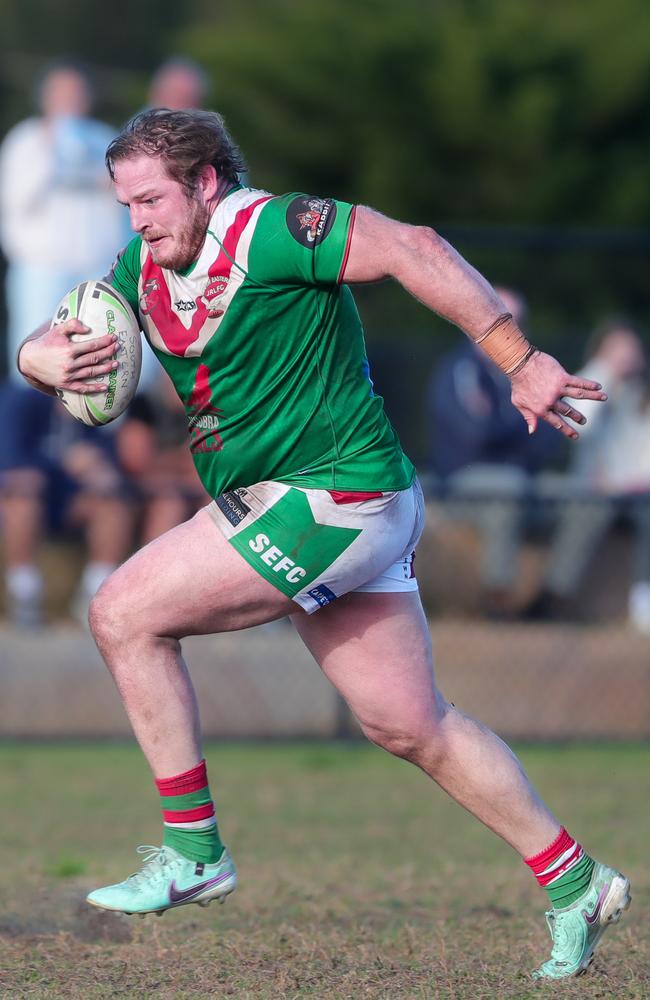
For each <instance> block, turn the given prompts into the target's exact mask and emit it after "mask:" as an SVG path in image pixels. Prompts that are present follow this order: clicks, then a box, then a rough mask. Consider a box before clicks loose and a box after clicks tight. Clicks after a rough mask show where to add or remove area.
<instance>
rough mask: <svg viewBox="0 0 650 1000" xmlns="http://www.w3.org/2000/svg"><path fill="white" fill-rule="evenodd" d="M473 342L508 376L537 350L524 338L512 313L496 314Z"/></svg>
mask: <svg viewBox="0 0 650 1000" xmlns="http://www.w3.org/2000/svg"><path fill="white" fill-rule="evenodd" d="M474 343H475V344H477V345H478V346H480V347H481V350H483V351H485V353H486V354H487V356H488V357H489V358H491V359H492V361H494V363H495V365H497V366H498V367H499V368H500V369H501V371H502V372H504V373H505V374H506V375H508V376H509V377H512V376H513V375H516V374H517V373H518V372H520V371H521V369H522V368H523V367H524V365H525V364H526V362H527V361H529V360H530V358H531V357H532V356H533V354H534V353H535V352H536V350H537V348H536V347H533V345H532V344H531V343H530V342H529V341H528V340H526V338H525V336H524V335H523V333H522V332H521V330H520V329H519V327H518V326H517V324H516V323H515V321H514V319H513V318H512V313H503V315H501V316H498V317H497V318H496V319H495V321H494V323H492V325H491V326H489V327H488V329H487V330H486V331H485V332H484V333H482V334H481V335H480V336H479V337H477V338H476V339H475V340H474Z"/></svg>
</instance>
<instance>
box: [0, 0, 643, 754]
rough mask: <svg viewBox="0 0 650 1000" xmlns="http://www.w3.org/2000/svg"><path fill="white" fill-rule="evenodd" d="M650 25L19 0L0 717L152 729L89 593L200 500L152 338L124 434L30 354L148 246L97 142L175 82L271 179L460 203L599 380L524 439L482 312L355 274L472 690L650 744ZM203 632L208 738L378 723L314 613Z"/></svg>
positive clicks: (460, 669) (5, 370)
mask: <svg viewBox="0 0 650 1000" xmlns="http://www.w3.org/2000/svg"><path fill="white" fill-rule="evenodd" d="M648 37H650V7H648V5H647V3H644V2H642V0H620V2H619V3H618V4H617V5H615V6H613V5H611V4H610V3H607V2H605V0H591V2H590V3H589V4H588V5H587V4H585V3H583V2H580V0H563V2H562V3H560V2H558V0H547V2H546V3H545V4H543V5H541V4H538V3H525V4H524V3H521V2H520V0H456V2H454V3H449V2H444V0H439V2H433V0H429V2H426V0H402V3H401V4H399V5H395V4H394V3H391V2H389V0H363V2H360V3H357V4H353V5H351V4H349V3H344V2H343V0H327V2H314V3H305V2H298V0H264V2H262V0H249V2H248V3H246V4H240V3H236V2H234V0H220V2H216V3H215V2H210V3H208V2H205V0H187V2H186V3H185V4H183V5H179V4H176V3H173V4H172V3H171V2H170V0H156V2H155V3H153V2H152V0H140V2H139V3H138V4H135V5H134V4H126V3H124V2H123V0H114V3H113V4H112V5H111V7H110V12H107V11H106V9H105V7H100V5H99V4H97V5H95V6H94V5H93V4H92V3H91V4H90V5H89V4H88V2H87V0H86V2H84V3H83V4H82V3H81V2H79V0H69V2H68V3H67V4H66V5H65V7H64V8H61V9H59V8H56V7H53V6H52V5H46V4H45V3H43V2H42V0H24V2H22V3H20V4H18V3H16V2H13V3H4V4H1V5H0V38H2V50H3V51H2V59H1V60H0V133H1V134H2V136H4V139H3V142H2V146H1V147H0V239H1V242H2V251H3V258H2V267H1V274H0V287H1V288H2V300H1V312H0V345H1V347H2V350H1V351H0V356H1V358H2V376H3V383H2V391H1V393H0V505H1V518H2V520H1V522H0V526H1V529H2V542H3V544H2V568H3V576H4V581H5V587H4V594H3V598H2V600H3V603H2V610H3V613H4V623H5V624H4V627H3V633H2V651H1V652H0V671H1V674H0V682H1V683H2V685H3V691H2V697H1V698H0V735H6V736H13V735H23V736H31V735H36V736H70V735H75V736H77V735H78V736H82V735H105V736H115V735H125V734H127V733H128V732H129V730H128V726H127V723H126V720H125V718H124V716H123V714H122V711H121V708H120V706H119V704H118V702H117V697H116V696H115V695H114V693H113V691H112V688H111V686H110V683H109V681H108V679H107V678H106V677H105V676H104V674H103V672H102V669H101V666H100V663H99V659H98V657H97V654H96V653H95V652H94V649H93V646H92V643H91V641H90V639H89V636H88V635H87V632H86V631H85V630H84V627H83V620H84V615H85V611H86V609H87V605H88V600H89V599H90V596H91V595H92V593H93V592H94V590H96V589H97V586H99V584H100V583H101V580H102V579H103V578H104V577H105V576H106V575H107V573H109V572H110V571H111V569H112V568H113V567H114V566H115V565H116V564H117V563H119V562H120V561H122V560H123V559H124V558H126V556H127V555H128V554H129V552H130V551H132V550H133V549H134V547H136V546H138V545H140V544H142V543H143V542H144V541H146V540H148V539H149V538H151V537H155V535H156V534H158V533H159V532H160V531H162V530H165V529H166V528H167V527H170V526H171V525H173V524H174V523H178V521H179V520H181V519H183V518H185V517H187V516H188V515H189V514H190V513H191V512H192V511H193V510H194V509H196V507H197V506H199V505H201V504H202V503H203V502H205V498H204V497H203V495H202V492H201V489H200V487H199V485H198V483H197V481H196V479H195V477H194V473H193V469H192V467H191V463H190V462H189V452H188V451H187V448H186V443H185V437H186V434H185V430H184V424H183V417H182V414H181V413H180V412H179V409H178V406H177V404H176V403H175V400H174V397H173V394H171V393H170V392H169V386H168V385H167V384H165V383H164V382H163V381H162V379H161V377H160V376H159V375H158V374H157V373H156V371H155V366H154V364H153V363H152V361H151V359H149V360H148V361H147V362H146V363H145V368H144V372H143V379H142V383H141V390H142V391H141V393H140V394H139V396H138V397H137V399H136V401H135V402H134V405H133V407H132V408H131V410H130V411H129V413H127V415H126V417H125V418H124V419H123V420H122V421H120V422H118V423H116V424H115V425H114V426H112V427H111V428H110V429H107V430H106V431H105V432H102V433H101V434H100V433H99V432H95V431H93V432H90V433H86V432H85V431H84V430H83V429H82V428H81V426H80V425H75V424H73V423H72V422H71V421H70V420H69V419H67V418H66V415H65V413H64V411H63V409H62V407H60V406H59V405H58V404H57V403H52V401H51V400H49V399H48V398H46V397H44V396H41V395H39V394H36V393H33V392H32V391H30V390H27V389H26V388H24V386H22V385H21V384H20V380H19V379H18V378H17V377H16V375H15V365H14V356H15V349H16V345H17V343H19V342H20V340H22V338H23V337H24V336H25V335H27V333H29V332H30V331H31V330H32V329H33V327H34V326H35V325H36V324H37V323H39V322H40V321H41V320H43V319H45V318H47V317H48V316H51V315H52V313H53V311H54V309H55V307H56V304H57V302H58V300H59V299H60V298H61V296H62V295H63V294H64V293H65V292H66V291H67V290H68V289H69V288H70V287H71V286H72V285H73V284H75V283H76V282H77V281H79V280H82V279H83V278H87V277H98V276H101V275H102V274H104V273H105V271H106V270H107V269H108V267H109V265H110V263H111V260H112V259H113V257H114V255H115V252H116V251H117V250H118V249H119V248H120V247H121V246H122V245H124V244H125V243H126V242H127V240H128V220H127V219H126V218H125V217H124V215H123V213H121V211H120V210H118V209H117V208H116V207H115V206H114V205H113V201H112V197H111V193H110V190H109V188H108V186H107V181H106V178H105V174H104V169H103V151H104V148H105V146H106V144H107V142H108V141H109V140H110V137H111V136H112V135H113V134H114V133H115V131H116V130H117V129H118V128H119V127H120V125H121V124H122V123H123V122H124V120H125V119H127V118H128V117H129V116H130V115H131V114H133V113H134V112H135V111H137V110H139V109H141V108H143V107H146V106H149V105H158V104H161V105H166V106H170V107H174V106H175V107H188V106H205V107H209V108H214V109H216V110H219V111H220V112H222V113H223V114H224V115H225V117H226V121H227V123H228V125H229V127H230V130H231V131H232V133H233V134H234V136H235V138H236V139H237V140H238V142H239V143H240V145H241V147H242V148H243V151H244V153H245V155H246V158H247V161H248V166H249V172H248V177H247V182H248V183H250V184H251V185H252V186H255V187H262V188H266V189H268V190H271V191H273V192H276V193H281V192H284V191H287V190H298V191H305V192H307V193H313V194H317V195H328V196H333V197H336V198H340V199H343V200H348V201H352V202H361V203H365V204H370V205H372V206H373V207H375V208H378V209H380V210H381V211H382V212H384V213H386V214H388V215H391V216H394V217H397V218H399V219H402V220H405V221H409V222H413V223H420V224H427V225H431V226H434V227H435V228H436V229H438V230H439V231H440V232H441V233H442V234H443V235H444V236H446V237H447V238H448V239H449V240H450V241H451V242H452V243H453V244H454V245H455V246H456V247H457V248H458V249H459V250H460V251H461V252H462V253H463V254H464V255H465V256H466V257H467V258H468V259H469V260H470V261H471V262H472V263H473V264H474V265H475V266H477V267H478V268H479V270H481V271H482V273H484V274H485V275H486V277H487V278H488V279H489V280H490V281H491V282H492V283H493V284H495V285H497V286H499V288H500V289H501V290H502V295H503V298H504V300H505V301H506V302H507V304H508V307H509V308H510V309H511V311H512V312H513V313H514V314H516V315H518V317H519V319H520V322H521V324H522V325H523V327H524V329H525V330H526V331H527V333H528V335H529V337H530V339H531V340H532V341H533V342H534V343H535V344H536V345H538V346H539V347H541V348H543V349H545V350H548V351H550V352H552V353H555V354H556V355H557V356H558V358H559V359H560V360H561V361H562V363H563V364H564V365H565V366H566V367H568V368H570V369H572V370H576V371H583V372H585V373H586V374H587V375H588V376H589V377H594V378H597V379H599V380H601V381H602V382H603V383H604V384H605V386H606V388H607V389H608V391H609V393H610V401H609V402H608V403H607V404H606V405H605V406H602V407H599V408H594V407H591V408H590V412H589V417H590V423H589V425H588V427H587V430H586V432H585V433H584V435H583V437H582V439H581V441H580V443H578V444H577V445H572V446H568V445H566V443H565V442H564V441H562V440H560V439H559V437H558V436H557V435H556V434H555V432H553V431H551V430H549V429H543V430H542V431H540V433H539V434H537V435H535V437H534V438H533V439H532V440H529V439H528V435H527V434H526V428H525V426H524V424H523V421H522V420H521V418H520V417H519V415H518V414H517V413H516V412H515V411H514V410H513V408H512V406H511V404H510V403H509V398H508V384H507V381H506V380H505V379H504V378H502V377H501V376H500V375H499V373H498V372H497V371H496V370H494V369H493V368H492V367H491V366H490V365H489V363H487V362H486V361H485V360H484V359H482V358H481V356H480V355H479V354H478V353H477V352H476V351H474V349H473V348H472V347H471V345H469V344H468V343H467V342H466V341H465V340H464V338H462V337H461V336H460V335H459V333H458V331H457V330H455V329H454V328H452V327H451V326H449V325H448V324H446V323H445V322H443V321H442V320H440V319H438V318H436V317H435V316H432V315H431V314H430V313H429V312H428V311H427V310H425V309H424V308H423V307H421V306H420V305H419V304H418V303H417V302H416V301H414V300H413V299H410V298H409V297H408V296H407V295H406V294H405V293H404V292H403V291H402V290H401V289H399V288H398V287H396V286H394V285H392V284H390V283H386V284H383V285H381V286H376V287H372V288H367V287H364V288H359V289H358V290H357V292H356V298H357V301H358V303H359V307H360V310H361V313H362V316H363V319H364V323H365V326H366V333H367V344H368V352H369V357H370V362H371V370H372V374H373V379H374V382H375V387H376V390H377V391H378V392H379V393H380V394H381V395H383V396H384V399H385V402H386V408H387V410H388V414H389V416H390V418H391V420H392V421H393V423H394V425H395V426H396V428H397V430H398V433H399V435H400V438H401V440H402V443H403V445H404V447H405V449H406V451H407V452H408V453H409V455H410V456H411V458H412V459H413V460H414V461H415V462H416V464H417V466H418V471H419V473H420V476H421V479H422V482H423V485H424V487H425V490H426V494H427V500H428V509H429V517H428V524H427V529H426V533H425V536H424V538H423V541H422V543H421V546H420V550H419V553H418V562H417V572H418V577H419V579H420V583H421V589H422V595H423V599H424V603H425V607H426V610H427V613H428V614H429V616H430V618H431V622H432V631H433V636H434V643H435V646H436V649H437V652H438V662H439V671H440V675H441V679H442V687H443V690H444V691H445V693H446V695H447V697H449V698H450V699H452V700H453V701H454V702H455V703H456V704H459V705H460V706H461V707H463V708H464V709H466V710H467V711H469V712H470V713H472V714H474V713H475V714H477V715H479V717H480V718H481V719H483V720H484V721H485V722H486V723H488V724H489V725H491V726H492V727H494V728H496V729H497V730H498V731H499V732H500V733H502V734H505V735H506V736H515V737H519V738H525V739H537V738H539V739H551V738H553V739H568V738H576V737H594V736H596V737H599V738H605V737H607V738H616V739H622V738H627V739H645V738H647V737H648V736H649V735H650V711H649V709H650V502H649V498H650V388H649V381H648V367H647V352H648V350H649V349H650V341H649V339H648V330H649V329H650V299H649V297H648V293H647V271H648V255H649V251H650V185H649V184H648V180H647V169H648V168H647V164H648V159H649V153H650V116H649V114H648V107H649V105H650V48H649V47H648V44H647V39H648ZM188 653H189V658H190V663H191V665H192V667H193V671H194V675H195V678H196V681H197V685H198V687H199V693H200V699H201V704H202V706H203V721H204V726H205V729H206V732H207V733H208V734H209V735H213V736H310V735H317V736H332V735H338V736H341V735H351V734H354V733H355V731H356V730H355V727H354V723H353V721H352V720H351V719H350V718H349V717H348V715H347V713H346V711H345V708H344V707H343V706H342V705H341V704H340V703H339V702H338V700H337V699H336V697H335V696H334V694H333V693H332V692H331V691H330V690H329V688H328V687H327V685H325V684H324V682H323V681H322V680H321V678H320V677H319V675H318V672H317V670H316V668H315V667H314V666H313V664H311V662H310V660H309V658H308V656H307V655H306V654H305V653H304V652H303V651H302V650H301V648H300V646H299V643H298V642H297V641H296V639H295V637H294V636H293V634H292V631H291V629H290V628H288V627H286V628H285V627H284V626H282V625H280V626H277V627H275V628H274V629H272V630H268V631H265V632H263V633H261V632H260V630H254V631H252V632H250V633H247V634H238V635H236V636H225V637H215V638H204V639H197V640H193V641H192V642H191V643H188ZM540 687H541V689H542V690H543V692H544V695H543V698H542V699H541V700H540V697H539V690H540ZM533 691H536V692H537V693H538V696H537V697H536V698H535V699H533V696H532V692H533Z"/></svg>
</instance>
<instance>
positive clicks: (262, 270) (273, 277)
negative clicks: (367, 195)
mask: <svg viewBox="0 0 650 1000" xmlns="http://www.w3.org/2000/svg"><path fill="white" fill-rule="evenodd" d="M354 211H355V209H354V206H353V205H350V204H348V203H347V202H343V201H335V200H334V199H332V198H316V197H311V196H310V195H305V194H296V193H295V192H294V193H292V194H286V195H282V196H280V197H276V198H271V199H270V200H269V201H268V202H267V203H266V205H265V206H264V208H263V209H262V211H261V213H260V217H259V220H258V223H257V226H256V227H255V232H254V234H253V238H252V240H251V246H250V250H249V257H248V265H249V267H248V273H249V276H250V277H251V278H252V279H253V280H257V281H262V282H269V283H273V282H278V283H288V284H292V283H295V284H313V285H334V284H337V283H339V282H340V281H341V277H342V274H343V270H344V268H345V263H346V260H347V256H348V251H349V243H350V238H351V235H352V228H353V225H354Z"/></svg>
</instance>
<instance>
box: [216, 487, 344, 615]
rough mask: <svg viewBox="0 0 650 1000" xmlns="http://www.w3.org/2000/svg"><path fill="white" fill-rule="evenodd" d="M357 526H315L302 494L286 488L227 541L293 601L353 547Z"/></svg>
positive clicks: (306, 501) (307, 503) (299, 491)
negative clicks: (267, 507)
mask: <svg viewBox="0 0 650 1000" xmlns="http://www.w3.org/2000/svg"><path fill="white" fill-rule="evenodd" d="M360 533H361V529H360V528H335V527H333V526H332V525H329V524H317V523H316V521H315V520H314V515H313V514H312V511H311V507H310V506H309V501H308V499H307V497H306V495H305V494H304V493H303V492H302V491H301V490H297V489H290V490H289V491H288V493H285V495H284V496H283V497H281V498H280V499H279V500H278V502H277V503H275V504H274V505H273V506H272V507H271V508H270V509H269V510H267V511H266V512H265V513H264V514H262V516H261V517H258V518H257V520H256V521H254V523H253V524H252V525H251V526H250V527H248V528H245V529H244V530H243V531H239V532H238V533H237V534H236V535H234V536H233V537H232V538H231V539H230V542H231V544H232V545H234V547H235V548H236V549H237V551H238V552H239V553H240V554H241V555H242V556H243V557H244V559H245V560H246V562H247V563H249V564H250V565H251V566H252V567H253V568H254V569H256V570H257V572H258V573H260V575H261V576H263V577H264V578H265V579H266V580H268V581H269V583H272V584H273V586H274V587H277V588H278V590H281V591H282V593H283V594H286V595H287V597H295V595H296V594H297V593H298V592H299V591H301V590H302V589H303V588H304V587H305V586H307V584H309V583H311V582H312V580H316V579H317V578H318V577H319V576H321V574H322V573H324V572H325V570H326V569H327V568H328V566H331V565H332V563H333V562H334V561H335V560H336V559H338V557H339V556H340V555H341V553H342V552H344V551H345V550H346V549H347V548H348V546H350V545H351V544H352V542H353V541H354V540H355V538H356V537H357V535H359V534H360Z"/></svg>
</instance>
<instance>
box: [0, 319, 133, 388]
mask: <svg viewBox="0 0 650 1000" xmlns="http://www.w3.org/2000/svg"><path fill="white" fill-rule="evenodd" d="M73 333H88V334H89V333H91V330H90V328H89V327H87V326H85V324H84V323H80V322H79V320H78V319H68V320H66V321H65V322H64V323H54V324H50V323H43V324H41V326H39V327H38V328H37V329H36V330H34V332H33V333H32V334H30V335H29V337H27V338H26V339H25V340H24V341H23V343H22V344H21V346H20V350H19V351H18V358H17V362H16V363H17V365H18V371H19V372H20V374H21V375H22V376H23V378H24V379H25V380H26V381H27V382H29V384H30V385H31V386H33V387H34V388H35V389H40V391H41V392H45V393H47V394H48V395H50V396H55V395H56V389H69V390H70V391H72V392H79V393H84V394H89V393H93V392H106V388H107V387H106V386H105V385H103V384H102V383H97V382H87V381H85V380H86V379H89V378H90V379H92V378H96V377H97V376H99V375H103V374H105V373H106V372H110V371H112V370H113V369H114V368H117V361H115V353H116V349H117V344H118V338H117V337H116V336H115V335H114V334H107V335H106V336H104V337H89V338H88V339H87V340H86V339H84V340H82V341H73V340H72V339H71V334H73Z"/></svg>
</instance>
